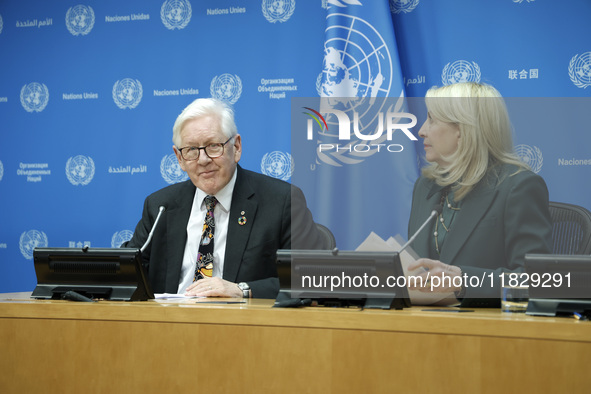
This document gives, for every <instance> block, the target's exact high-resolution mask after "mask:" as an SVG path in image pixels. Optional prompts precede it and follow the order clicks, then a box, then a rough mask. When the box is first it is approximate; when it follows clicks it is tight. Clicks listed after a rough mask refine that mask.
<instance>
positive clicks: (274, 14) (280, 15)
mask: <svg viewBox="0 0 591 394" xmlns="http://www.w3.org/2000/svg"><path fill="white" fill-rule="evenodd" d="M261 8H262V10H263V15H264V16H265V18H266V19H267V20H268V21H269V22H271V23H275V22H286V21H287V20H288V19H289V18H291V16H292V15H293V12H294V11H295V0H263V3H262V4H261Z"/></svg>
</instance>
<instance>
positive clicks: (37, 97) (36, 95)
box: [22, 82, 49, 111]
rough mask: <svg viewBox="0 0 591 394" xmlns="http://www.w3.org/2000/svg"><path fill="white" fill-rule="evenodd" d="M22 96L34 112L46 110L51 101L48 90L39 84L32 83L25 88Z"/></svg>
mask: <svg viewBox="0 0 591 394" xmlns="http://www.w3.org/2000/svg"><path fill="white" fill-rule="evenodd" d="M22 96H23V97H24V101H25V103H26V104H27V106H28V107H29V108H30V109H32V110H34V111H40V110H42V109H43V108H45V105H46V104H47V100H48V99H49V95H48V94H47V91H46V88H45V87H44V86H43V85H41V84H40V83H37V82H32V83H30V84H28V85H27V86H25V87H24V89H23V94H22Z"/></svg>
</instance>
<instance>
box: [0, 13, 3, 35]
mask: <svg viewBox="0 0 591 394" xmlns="http://www.w3.org/2000/svg"><path fill="white" fill-rule="evenodd" d="M2 28H4V21H3V20H2V15H0V34H2Z"/></svg>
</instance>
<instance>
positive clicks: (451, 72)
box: [441, 60, 481, 85]
mask: <svg viewBox="0 0 591 394" xmlns="http://www.w3.org/2000/svg"><path fill="white" fill-rule="evenodd" d="M480 77H481V73H480V67H479V66H478V64H477V63H476V62H472V63H470V62H468V61H466V60H456V61H455V62H453V63H447V64H446V65H445V67H444V68H443V72H442V73H441V82H442V83H443V84H444V85H451V84H453V83H458V82H480Z"/></svg>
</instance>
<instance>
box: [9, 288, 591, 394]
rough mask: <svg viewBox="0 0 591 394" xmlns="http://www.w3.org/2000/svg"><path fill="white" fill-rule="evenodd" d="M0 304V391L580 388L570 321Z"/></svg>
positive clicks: (582, 342) (584, 327) (255, 306)
mask: <svg viewBox="0 0 591 394" xmlns="http://www.w3.org/2000/svg"><path fill="white" fill-rule="evenodd" d="M2 297H3V299H2ZM2 297H0V338H2V344H1V345H0V351H1V354H2V357H0V368H1V370H2V371H3V372H2V374H1V377H0V392H2V393H23V392H33V391H35V390H39V391H43V392H76V391H84V392H88V391H89V390H91V391H92V392H109V393H112V392H139V391H142V392H147V393H150V392H154V393H162V392H174V391H178V392H186V391H190V390H189V388H191V387H199V388H200V390H199V392H230V391H233V392H244V391H246V392H282V393H284V392H294V393H304V392H313V393H316V392H322V393H328V392H344V393H347V392H371V393H380V392H384V393H386V392H392V391H393V390H407V392H450V393H451V392H453V393H458V392H499V391H501V390H502V391H509V392H518V391H523V392H532V391H538V392H565V391H570V392H588V387H587V386H586V384H585V382H584V378H583V377H584V376H586V375H587V374H588V366H589V365H591V323H589V322H585V321H576V320H574V319H567V318H541V317H531V316H525V315H522V314H505V313H501V312H500V311H499V310H496V309H495V310H478V311H475V312H468V313H454V312H449V313H447V312H426V311H424V309H428V308H419V307H413V308H409V309H405V310H402V311H377V310H364V311H360V310H356V309H330V308H301V309H275V308H271V305H272V302H271V301H268V300H249V301H247V303H245V304H227V305H224V304H212V303H202V302H196V301H195V300H187V301H183V302H168V301H146V302H135V303H129V302H106V301H105V302H97V303H75V302H68V301H37V300H30V299H28V294H22V293H18V294H6V295H3V296H2ZM207 301H211V300H207ZM206 368H207V371H206Z"/></svg>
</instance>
